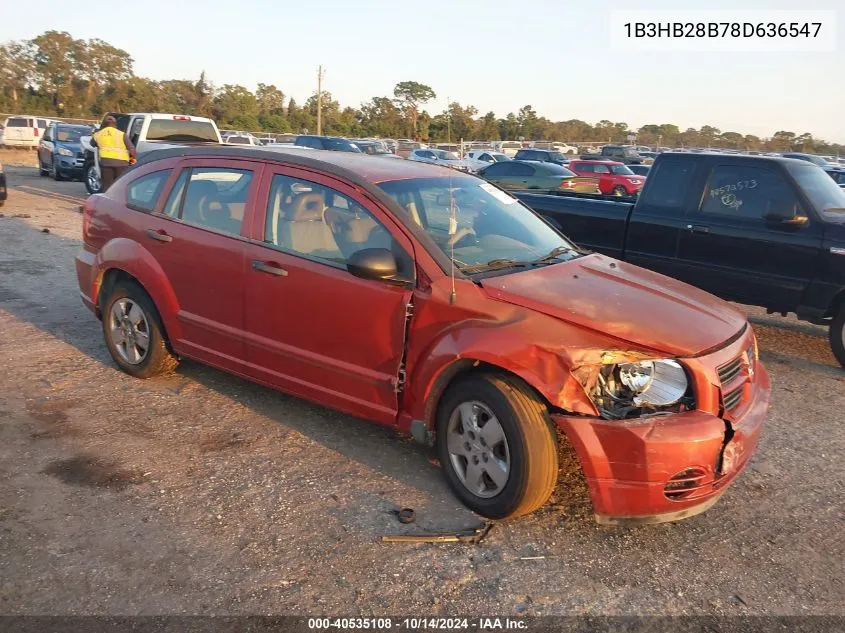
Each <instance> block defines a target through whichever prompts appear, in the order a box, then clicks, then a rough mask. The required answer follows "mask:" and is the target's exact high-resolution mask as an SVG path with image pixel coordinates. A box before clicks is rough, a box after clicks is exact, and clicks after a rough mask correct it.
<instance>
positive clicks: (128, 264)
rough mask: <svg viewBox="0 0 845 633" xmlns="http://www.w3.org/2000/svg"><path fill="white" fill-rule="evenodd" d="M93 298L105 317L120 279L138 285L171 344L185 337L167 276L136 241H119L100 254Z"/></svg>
mask: <svg viewBox="0 0 845 633" xmlns="http://www.w3.org/2000/svg"><path fill="white" fill-rule="evenodd" d="M94 270H95V274H94V275H93V279H92V282H91V283H92V288H91V295H90V296H91V297H92V298H93V299H94V304H95V306H96V311H97V316H98V317H99V318H102V308H103V301H104V300H105V297H106V296H108V295H107V292H108V291H109V290H110V288H113V287H114V284H115V283H117V282H119V281H120V280H126V281H131V282H134V283H136V284H138V285H139V286H140V287H141V288H142V289H143V290H144V292H146V293H147V295H148V296H149V297H150V300H151V301H152V302H153V305H154V306H155V308H156V310H157V311H158V315H159V318H160V319H161V325H162V328H163V329H164V333H165V338H166V339H167V340H168V343H170V342H171V341H174V340H179V339H180V338H181V328H180V327H179V321H178V314H179V303H178V301H177V299H176V293H175V292H174V291H173V288H172V286H171V285H170V282H169V281H168V280H167V276H166V275H165V273H164V270H163V269H162V268H161V266H160V265H159V263H158V262H157V261H156V260H155V258H153V256H152V255H151V254H150V253H149V252H148V251H146V250H145V249H144V248H142V247H141V246H140V245H139V244H137V243H136V242H133V241H132V240H129V239H126V238H119V239H116V240H112V241H111V242H108V243H107V244H106V245H105V246H104V247H103V248H102V249H101V250H100V252H99V253H98V254H97V257H96V260H95V266H94Z"/></svg>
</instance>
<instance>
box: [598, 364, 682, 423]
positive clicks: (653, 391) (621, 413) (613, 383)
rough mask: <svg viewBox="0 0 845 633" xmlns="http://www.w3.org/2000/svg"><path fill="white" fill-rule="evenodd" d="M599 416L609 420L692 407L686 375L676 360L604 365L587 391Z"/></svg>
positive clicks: (677, 410)
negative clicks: (599, 413)
mask: <svg viewBox="0 0 845 633" xmlns="http://www.w3.org/2000/svg"><path fill="white" fill-rule="evenodd" d="M590 397H591V398H592V400H593V402H594V403H595V404H596V406H597V407H598V409H599V411H600V412H601V414H602V417H605V418H609V419H612V420H618V419H622V418H630V417H640V416H643V415H649V414H654V413H661V412H679V411H685V410H688V409H690V408H693V406H694V402H693V398H692V390H691V388H690V382H689V379H688V378H687V373H686V371H685V370H684V368H683V366H682V365H681V364H680V363H679V362H678V361H675V360H671V359H661V360H643V361H638V362H634V363H620V364H617V365H603V366H601V367H600V368H599V370H598V376H597V379H596V381H595V383H594V384H593V388H592V389H591V391H590Z"/></svg>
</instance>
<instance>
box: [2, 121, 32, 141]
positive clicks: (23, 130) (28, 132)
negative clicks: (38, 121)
mask: <svg viewBox="0 0 845 633" xmlns="http://www.w3.org/2000/svg"><path fill="white" fill-rule="evenodd" d="M32 125H33V120H32V119H31V118H29V117H23V116H13V117H9V118H8V119H7V120H6V128H5V130H4V131H3V141H4V142H5V143H8V144H9V145H21V144H23V143H24V142H25V141H27V140H32V139H33V138H34V137H33V135H32Z"/></svg>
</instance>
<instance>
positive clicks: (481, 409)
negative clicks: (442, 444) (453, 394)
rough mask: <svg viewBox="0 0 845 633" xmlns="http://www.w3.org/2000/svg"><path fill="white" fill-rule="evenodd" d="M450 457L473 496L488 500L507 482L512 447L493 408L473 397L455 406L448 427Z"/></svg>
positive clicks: (455, 469) (447, 438) (457, 472)
mask: <svg viewBox="0 0 845 633" xmlns="http://www.w3.org/2000/svg"><path fill="white" fill-rule="evenodd" d="M446 433H447V437H446V440H447V447H448V452H449V459H450V461H451V463H452V467H453V469H454V471H455V474H456V475H457V476H458V480H459V481H460V482H461V484H463V486H464V487H465V488H466V489H467V490H469V491H470V492H471V493H472V494H473V495H475V496H477V497H481V498H483V499H489V498H491V497H495V496H496V495H497V494H499V493H500V492H501V491H502V490H503V489H504V488H505V485H506V484H507V483H508V478H509V476H510V470H511V459H510V450H509V448H508V441H507V438H506V437H505V432H504V429H503V428H502V425H501V423H500V422H499V420H498V419H497V418H496V415H495V414H494V413H493V411H492V410H491V409H490V408H489V407H488V406H487V405H486V404H484V403H483V402H479V401H477V400H473V401H470V402H463V403H461V404H460V405H458V406H457V407H455V409H454V411H453V412H452V415H451V416H450V418H449V425H448V427H447V431H446Z"/></svg>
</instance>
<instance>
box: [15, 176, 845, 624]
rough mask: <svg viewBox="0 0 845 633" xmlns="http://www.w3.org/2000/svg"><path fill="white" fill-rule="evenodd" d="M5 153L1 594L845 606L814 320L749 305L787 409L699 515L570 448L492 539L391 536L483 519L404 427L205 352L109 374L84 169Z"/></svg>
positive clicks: (843, 544) (51, 607) (174, 605)
mask: <svg viewBox="0 0 845 633" xmlns="http://www.w3.org/2000/svg"><path fill="white" fill-rule="evenodd" d="M7 164H8V163H7ZM7 172H8V177H9V183H10V186H11V190H10V199H9V201H8V203H7V205H6V206H5V207H4V208H3V209H0V212H2V213H3V217H2V218H0V471H2V472H0V613H3V614H89V613H98V614H124V615H132V614H212V613H214V614H223V613H225V614H246V613H249V614H299V615H306V614H336V615H351V614H394V615H396V614H443V615H451V614H465V615H472V614H476V615H488V614H491V613H495V614H501V615H517V614H535V615H550V614H594V615H598V614H669V615H680V614H717V615H721V614H777V615H786V614H794V615H809V614H839V615H845V585H843V582H844V581H845V565H843V560H845V530H843V520H844V519H845V502H843V498H844V497H845V466H843V460H842V456H843V454H845V389H843V380H845V372H843V371H842V370H841V369H840V368H839V367H838V366H837V365H836V363H835V361H834V359H833V357H832V355H831V354H830V352H829V351H828V347H827V341H826V338H825V337H826V332H825V331H824V330H823V329H821V328H817V327H813V326H808V325H806V324H801V323H798V322H796V321H794V320H786V319H780V318H774V317H765V316H764V315H761V314H760V312H759V311H757V310H754V311H752V312H753V315H754V321H755V324H756V325H755V327H756V329H757V332H758V335H759V338H760V341H761V347H762V352H761V357H762V360H763V361H764V362H765V363H766V365H767V366H768V368H769V370H770V372H771V374H772V379H773V382H774V385H775V391H774V400H773V405H772V408H771V413H770V417H769V420H768V424H767V426H766V428H765V430H764V435H763V438H762V440H761V444H760V446H759V451H758V454H757V456H756V457H755V458H754V460H753V462H752V464H751V465H750V466H749V468H748V469H747V470H746V472H745V473H744V474H743V476H742V477H740V479H739V480H738V481H737V483H736V484H735V485H734V486H733V487H732V488H731V489H730V490H729V492H728V493H727V494H726V495H725V496H724V497H723V498H722V500H721V501H720V502H719V503H718V504H717V505H716V506H715V507H714V508H713V509H711V510H710V511H709V512H707V513H705V514H703V515H701V516H698V517H695V518H693V519H690V520H687V521H683V522H680V523H677V524H668V525H660V526H654V527H645V528H637V529H628V530H618V529H609V528H600V527H598V526H597V525H595V524H594V522H593V520H592V516H591V514H590V506H589V502H588V500H587V498H586V491H585V489H584V487H583V484H582V483H581V481H580V479H579V475H578V473H577V472H575V471H574V470H573V469H572V468H570V467H567V468H564V469H562V474H561V481H560V486H559V490H558V493H557V496H556V497H555V500H554V502H553V503H552V504H550V505H549V506H547V507H545V508H543V509H542V510H541V511H539V512H537V513H535V514H533V515H531V516H529V517H525V518H521V519H518V520H514V521H511V522H507V523H501V524H498V525H496V526H495V527H494V528H493V530H492V531H491V532H490V534H489V536H488V537H487V538H486V540H484V541H483V542H482V543H481V544H479V545H475V546H471V545H406V544H383V543H380V542H378V538H379V536H380V535H382V534H385V533H396V532H401V531H403V530H405V531H407V529H406V528H404V526H400V525H399V523H398V522H397V521H396V518H395V517H394V515H393V514H392V511H393V510H395V509H396V508H398V507H404V506H410V507H413V508H415V509H416V510H417V515H418V527H419V528H424V529H431V530H443V529H453V528H462V527H469V526H474V525H477V524H478V523H479V519H478V517H476V516H474V515H472V514H471V513H470V512H468V511H467V510H465V509H463V508H462V507H461V505H460V504H459V503H458V502H457V501H456V499H455V498H454V497H453V496H452V495H451V493H450V492H449V491H448V489H447V488H446V486H445V484H444V483H443V481H442V480H441V476H440V473H439V470H438V468H437V466H436V465H434V464H433V462H432V455H431V454H430V453H429V451H427V450H426V449H424V448H423V447H420V446H419V445H417V444H415V443H413V442H412V441H410V440H406V439H402V438H397V437H395V436H394V435H393V434H392V433H391V432H389V431H386V430H384V429H381V428H378V427H376V426H374V425H370V424H368V423H366V422H363V421H360V420H357V419H353V418H350V417H348V416H344V415H340V414H337V413H334V412H332V411H329V410H326V409H323V408H321V407H318V406H314V405H311V404H308V403H306V402H303V401H301V400H297V399H294V398H290V397H287V396H284V395H282V394H279V393H276V392H273V391H270V390H267V389H264V388H261V387H258V386H255V385H253V384H250V383H248V382H245V381H242V380H238V379H236V378H233V377H230V376H228V375H225V374H222V373H220V372H217V371H215V370H212V369H209V368H207V367H203V366H201V365H198V364H196V363H192V362H184V363H182V365H180V367H179V370H178V372H177V373H176V374H174V375H173V376H171V377H167V378H161V379H153V380H149V381H145V382H142V381H138V380H135V379H133V378H130V377H129V376H127V375H125V374H123V373H121V372H120V371H118V370H117V369H116V367H115V365H114V364H113V363H112V362H111V360H110V358H109V356H108V353H107V351H106V347H105V345H104V343H103V340H102V333H101V329H100V324H99V322H98V321H97V320H95V319H94V318H93V316H92V315H91V314H90V313H89V312H88V311H87V310H86V309H85V308H84V307H83V306H82V304H81V302H80V300H79V297H78V291H77V285H76V279H75V274H74V269H73V257H74V254H75V252H76V250H77V249H78V248H79V233H80V218H81V216H80V215H79V213H78V212H77V207H78V205H79V203H80V201H81V200H82V199H83V196H84V193H85V192H84V188H83V186H82V185H81V184H80V183H53V182H52V181H49V180H47V179H44V178H39V177H38V175H37V172H36V171H35V170H34V169H32V168H23V167H7ZM45 229H46V230H47V231H49V232H44V230H45ZM537 557H542V558H537Z"/></svg>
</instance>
